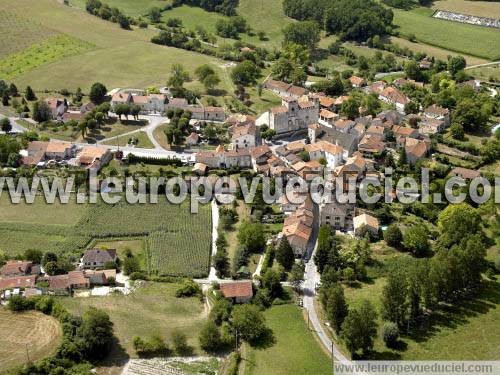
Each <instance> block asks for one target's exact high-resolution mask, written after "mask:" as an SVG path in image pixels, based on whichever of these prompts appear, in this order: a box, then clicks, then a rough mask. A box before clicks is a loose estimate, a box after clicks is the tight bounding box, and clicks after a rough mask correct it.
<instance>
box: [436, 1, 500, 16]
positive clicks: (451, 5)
mask: <svg viewBox="0 0 500 375" xmlns="http://www.w3.org/2000/svg"><path fill="white" fill-rule="evenodd" d="M432 9H436V10H437V9H440V10H448V11H451V12H457V13H463V14H470V15H473V16H479V17H489V18H495V17H496V18H498V15H499V14H500V3H498V2H494V1H470V0H438V1H435V2H434V3H433V4H432Z"/></svg>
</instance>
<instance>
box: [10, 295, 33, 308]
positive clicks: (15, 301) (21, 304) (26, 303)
mask: <svg viewBox="0 0 500 375" xmlns="http://www.w3.org/2000/svg"><path fill="white" fill-rule="evenodd" d="M7 307H8V309H9V310H10V311H14V312H20V311H27V310H32V309H33V308H34V307H35V301H34V300H30V299H26V298H24V297H21V296H12V297H10V299H9V304H8V305H7Z"/></svg>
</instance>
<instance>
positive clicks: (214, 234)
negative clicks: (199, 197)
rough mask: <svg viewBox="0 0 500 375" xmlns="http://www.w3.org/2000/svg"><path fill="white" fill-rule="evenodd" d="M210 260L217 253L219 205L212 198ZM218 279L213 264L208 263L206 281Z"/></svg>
mask: <svg viewBox="0 0 500 375" xmlns="http://www.w3.org/2000/svg"><path fill="white" fill-rule="evenodd" d="M211 206H212V260H213V258H214V256H215V255H216V254H217V236H218V231H217V228H218V227H219V207H218V206H217V202H216V200H215V199H213V200H212V203H211ZM219 280H220V279H219V278H218V277H217V271H216V269H215V267H214V266H213V264H211V265H210V273H209V275H208V281H209V282H212V281H219Z"/></svg>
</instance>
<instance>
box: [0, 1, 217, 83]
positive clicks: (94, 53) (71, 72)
mask: <svg viewBox="0 0 500 375" xmlns="http://www.w3.org/2000/svg"><path fill="white" fill-rule="evenodd" d="M130 3H132V2H130ZM0 12H10V13H11V14H13V15H14V16H15V18H14V20H18V22H19V25H20V26H19V27H21V25H23V24H24V23H26V22H28V23H29V22H33V23H36V24H37V25H41V27H43V28H45V29H49V30H52V31H53V32H54V33H58V34H65V35H67V36H69V37H73V38H77V39H79V40H84V41H86V42H88V43H91V44H92V45H95V48H94V49H92V50H87V51H84V52H83V53H80V54H78V55H75V56H69V57H65V58H62V59H59V60H57V61H55V62H51V63H46V64H44V65H42V66H39V67H36V68H34V69H32V70H30V71H28V72H25V73H23V74H21V75H19V76H17V77H16V78H15V79H14V80H13V81H14V83H16V85H18V87H25V86H26V85H31V86H32V87H33V88H34V89H35V90H44V89H48V90H58V89H61V88H62V87H64V88H67V89H69V90H75V89H76V88H77V87H81V88H82V89H83V90H84V91H86V90H88V89H89V87H90V86H91V84H92V83H93V82H96V81H101V82H103V83H104V84H105V85H106V86H107V87H108V88H109V89H110V88H113V87H139V88H142V87H148V86H155V85H156V86H159V85H165V82H166V80H167V78H168V75H169V71H170V67H171V65H172V64H175V63H181V64H183V65H184V67H185V68H186V69H187V70H188V71H190V72H193V71H194V70H195V69H196V68H197V67H198V66H199V65H202V64H206V63H210V64H213V65H214V67H215V69H216V70H219V72H220V70H221V68H220V66H221V65H222V64H223V63H222V62H221V61H220V60H218V59H215V58H210V57H207V56H204V55H201V54H197V53H193V52H189V51H185V50H180V49H176V48H169V47H163V46H158V45H154V44H152V43H151V42H150V39H151V37H152V36H153V35H155V34H156V33H157V32H156V31H154V30H149V29H148V30H143V29H136V30H133V31H126V30H122V29H120V27H119V26H118V25H117V24H114V23H111V22H108V21H104V20H101V19H100V18H98V17H94V16H92V15H89V14H87V13H86V12H85V11H84V10H82V9H80V8H76V7H68V6H64V5H62V4H61V3H60V2H58V1H56V0H39V1H36V2H33V1H29V0H15V1H14V0H6V1H2V2H0ZM221 86H222V87H221V88H224V86H223V85H221Z"/></svg>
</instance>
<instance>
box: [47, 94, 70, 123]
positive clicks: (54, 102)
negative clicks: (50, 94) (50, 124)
mask: <svg viewBox="0 0 500 375" xmlns="http://www.w3.org/2000/svg"><path fill="white" fill-rule="evenodd" d="M45 103H46V104H47V106H48V107H49V109H50V118H51V119H52V120H61V119H62V116H63V114H64V112H66V111H67V110H68V107H69V105H68V101H67V100H66V99H59V98H47V99H45Z"/></svg>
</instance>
